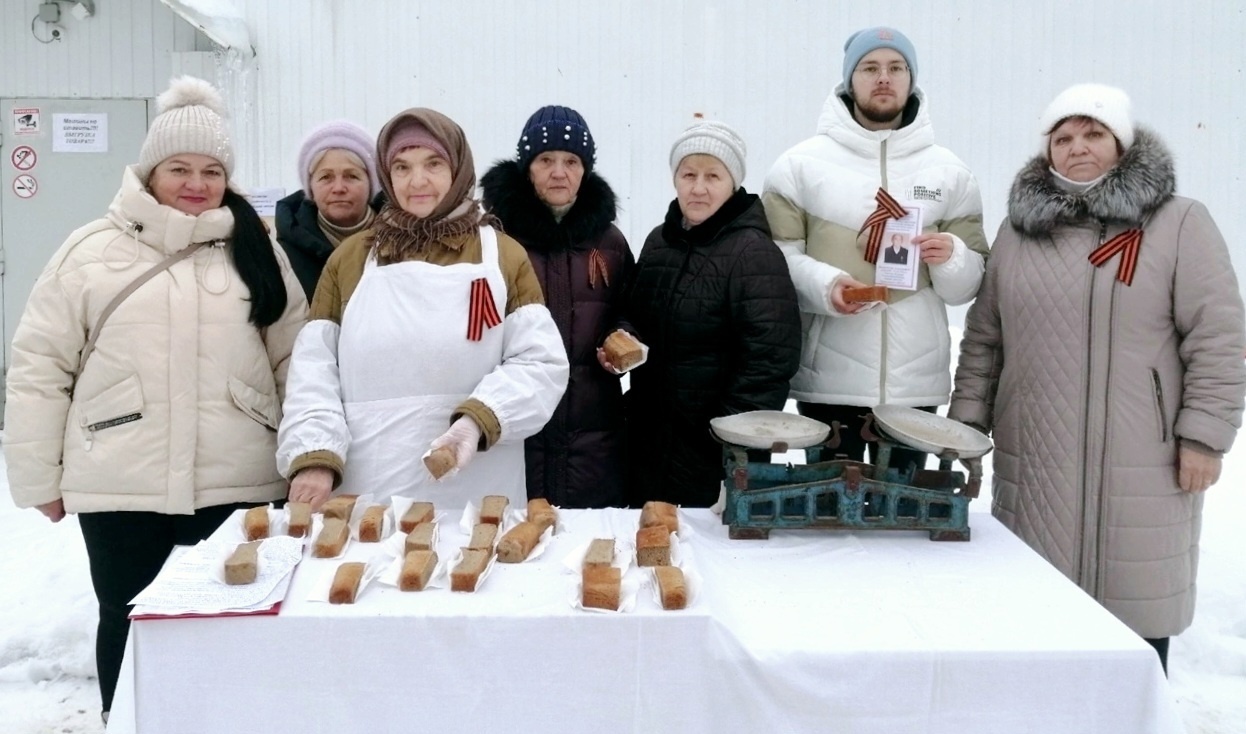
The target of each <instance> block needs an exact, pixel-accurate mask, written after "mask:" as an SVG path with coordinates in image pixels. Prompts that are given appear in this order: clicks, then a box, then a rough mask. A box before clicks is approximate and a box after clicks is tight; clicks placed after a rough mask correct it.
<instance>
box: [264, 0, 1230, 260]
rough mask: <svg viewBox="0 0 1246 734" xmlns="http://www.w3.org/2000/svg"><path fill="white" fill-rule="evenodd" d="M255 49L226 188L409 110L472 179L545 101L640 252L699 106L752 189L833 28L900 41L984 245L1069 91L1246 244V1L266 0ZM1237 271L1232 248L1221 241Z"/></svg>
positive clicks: (290, 165) (290, 169)
mask: <svg viewBox="0 0 1246 734" xmlns="http://www.w3.org/2000/svg"><path fill="white" fill-rule="evenodd" d="M242 7H244V12H245V14H246V16H247V19H248V23H249V24H250V25H251V27H252V33H253V34H254V38H255V45H256V48H257V50H258V54H259V58H258V64H259V72H258V80H259V81H258V95H259V99H260V100H261V102H260V104H259V105H258V106H257V107H256V110H255V115H254V119H251V120H247V124H246V129H245V130H244V132H243V133H242V135H243V136H245V135H247V134H251V135H254V136H257V138H258V140H259V141H260V142H259V143H258V145H257V146H256V149H257V150H258V151H259V155H258V158H257V159H255V160H249V161H243V162H242V167H241V172H242V175H243V176H244V177H245V178H246V179H248V180H249V181H251V182H253V183H254V184H257V185H265V186H268V185H282V186H285V187H287V188H293V187H295V186H297V172H296V171H295V170H294V161H295V157H296V152H297V148H298V144H299V141H300V139H301V137H302V135H303V133H304V132H305V131H306V130H307V129H308V128H310V127H311V126H313V125H315V124H317V123H319V122H322V121H324V120H327V119H331V118H334V117H348V118H351V119H354V120H355V121H357V122H359V123H361V124H363V125H364V126H365V127H367V128H368V129H369V130H370V131H372V132H376V131H377V130H379V128H380V126H381V125H382V124H383V123H384V122H385V121H386V120H387V119H388V118H389V117H390V116H391V115H393V114H394V113H395V112H397V111H399V110H401V109H403V108H405V107H409V106H417V105H419V106H429V107H434V108H436V109H439V110H441V111H443V112H445V113H447V114H449V115H450V116H451V117H453V118H454V119H456V120H457V121H458V122H459V123H460V124H462V125H463V127H464V129H465V130H466V131H467V133H468V139H469V140H470V141H471V144H472V148H473V152H474V153H475V156H476V163H477V168H478V169H479V170H480V171H483V170H484V169H485V168H486V167H487V166H488V165H489V164H490V163H491V162H492V161H493V160H496V159H497V158H499V157H504V156H510V155H512V154H513V146H514V143H515V140H516V138H517V137H518V132H519V129H520V126H521V125H522V123H523V121H524V119H525V118H526V117H527V116H528V114H530V113H531V112H532V111H534V110H535V109H536V108H537V107H539V106H540V105H543V104H548V103H558V104H566V105H569V106H572V107H575V108H576V109H578V110H579V111H580V112H581V113H583V114H584V116H585V117H586V118H587V119H588V121H589V124H590V126H591V128H592V130H593V134H594V136H595V137H596V139H597V143H598V152H599V161H598V170H599V171H600V172H601V173H602V174H603V175H604V176H605V177H606V178H607V179H608V180H609V181H610V182H611V184H612V185H613V186H614V187H615V189H616V191H617V192H618V193H619V194H620V197H621V200H622V204H623V209H624V211H623V213H622V215H621V222H620V223H621V224H622V226H623V229H624V232H625V234H627V236H628V238H629V240H630V241H631V242H632V245H633V247H634V248H637V249H638V248H639V246H640V244H641V242H642V241H643V238H644V236H645V234H646V233H647V232H648V231H649V229H651V228H652V227H653V226H654V225H655V224H657V223H658V222H659V221H660V219H661V217H662V215H663V213H664V211H665V207H666V204H667V203H668V202H669V200H670V199H671V197H672V196H673V191H672V188H671V184H670V174H669V169H668V167H667V162H666V158H667V153H668V150H669V147H670V141H671V140H672V139H673V138H674V136H675V135H676V134H677V133H678V132H679V130H680V129H682V127H683V126H684V125H686V124H687V123H688V122H690V121H691V119H692V116H693V114H694V113H697V112H700V113H703V114H705V115H707V116H709V117H713V118H718V119H723V120H725V121H727V122H729V123H731V124H732V125H734V126H736V127H737V128H738V129H739V130H740V131H741V133H742V134H743V135H744V137H745V139H746V140H747V141H748V144H749V159H748V175H747V178H746V186H747V187H748V188H749V189H752V190H757V189H759V188H760V186H761V182H762V179H763V178H764V176H765V172H766V170H767V169H768V168H769V166H770V165H771V163H773V161H774V159H775V158H776V157H777V156H778V155H779V153H781V152H782V151H783V150H784V149H786V148H787V147H788V146H790V145H792V144H794V143H796V142H797V141H799V140H800V139H802V138H804V137H805V136H807V135H809V134H811V133H812V131H813V127H814V123H815V121H816V119H817V116H818V113H819V110H820V108H821V106H822V103H823V101H824V100H825V98H826V96H827V95H828V93H829V92H830V90H831V88H832V87H833V86H834V84H836V83H837V82H838V81H839V79H840V77H841V71H840V69H841V63H842V45H843V42H844V40H845V38H846V37H847V35H848V34H849V33H850V32H851V31H853V30H856V29H858V28H862V27H866V26H869V25H877V24H889V25H895V26H897V27H899V28H901V29H902V30H904V31H905V32H906V33H907V34H908V35H909V36H910V37H911V38H912V39H913V41H914V43H915V44H916V46H917V51H918V57H919V62H918V63H919V77H918V83H919V84H920V85H921V86H922V87H923V88H924V89H925V90H926V92H927V94H928V96H929V101H930V110H931V114H932V116H933V118H934V123H935V130H936V134H937V136H938V138H939V140H940V141H941V142H942V143H943V144H945V145H947V146H948V147H950V148H952V149H953V150H954V151H955V152H956V153H957V154H959V155H960V156H961V157H962V158H964V159H965V161H966V162H967V163H969V165H970V166H971V167H972V168H973V169H974V171H975V172H976V173H977V175H978V177H979V179H980V182H981V184H982V189H983V194H984V199H985V207H986V219H987V230H988V234H992V235H993V233H994V231H995V229H996V227H997V226H998V224H999V222H1000V220H1001V219H1002V217H1003V216H1004V212H1005V206H1006V198H1007V192H1008V187H1009V185H1010V184H1011V181H1012V178H1013V176H1014V175H1015V173H1016V171H1017V170H1018V168H1019V167H1020V166H1021V165H1022V164H1023V163H1024V161H1025V160H1026V159H1027V157H1028V156H1030V155H1032V154H1033V153H1034V152H1036V151H1037V149H1038V139H1037V133H1036V130H1035V121H1036V119H1037V116H1038V114H1039V112H1040V111H1041V110H1042V108H1043V107H1044V106H1045V105H1046V103H1047V102H1048V101H1049V100H1050V99H1051V98H1052V97H1053V96H1054V95H1055V94H1056V93H1057V92H1058V91H1060V90H1061V89H1063V88H1064V87H1065V86H1067V85H1069V84H1072V83H1075V82H1080V81H1100V82H1105V83H1110V84H1115V85H1118V86H1121V87H1123V88H1124V89H1126V90H1127V91H1128V92H1129V93H1130V95H1131V96H1132V97H1133V100H1134V106H1135V113H1136V117H1137V119H1138V120H1140V121H1142V122H1143V123H1145V124H1148V125H1150V126H1151V127H1153V128H1154V129H1156V130H1157V131H1159V133H1160V134H1161V136H1162V137H1163V138H1164V139H1165V140H1166V141H1167V143H1168V144H1169V145H1170V146H1171V148H1172V149H1173V151H1174V153H1175V154H1176V157H1177V161H1178V175H1179V188H1180V191H1181V192H1182V193H1185V194H1187V195H1190V196H1194V197H1196V198H1199V199H1202V200H1203V201H1204V202H1206V203H1207V204H1208V206H1209V207H1210V208H1211V210H1212V212H1213V214H1214V215H1215V216H1216V218H1217V221H1218V222H1219V223H1220V225H1221V227H1222V228H1223V229H1224V230H1225V233H1226V236H1227V237H1228V238H1229V240H1230V242H1233V243H1238V242H1242V241H1243V240H1244V239H1246V207H1239V204H1240V202H1242V201H1243V200H1244V199H1246V183H1244V182H1243V174H1242V169H1243V168H1246V150H1244V145H1246V144H1244V143H1243V134H1242V132H1241V131H1242V130H1243V123H1244V122H1246V120H1243V116H1244V112H1246V98H1244V97H1243V96H1242V95H1240V94H1237V93H1236V91H1237V90H1239V89H1241V88H1242V85H1243V82H1244V81H1246V78H1244V71H1243V67H1244V66H1246V51H1244V50H1243V44H1242V43H1241V42H1240V39H1241V38H1244V37H1246V4H1243V3H1240V2H1236V1H1235V0H1195V1H1193V2H1184V3H1176V2H1172V1H1171V0H1138V1H1136V2H1124V1H1121V0H1117V1H1115V2H1104V1H1101V0H1100V1H1095V0H1048V1H1046V2H1033V3H998V2H988V1H987V0H951V1H946V0H945V1H944V2H940V3H929V2H917V1H916V0H911V1H909V2H904V1H900V0H894V1H891V2H887V1H881V0H880V1H876V2H872V3H860V2H855V3H846V2H811V1H809V0H771V1H769V2H765V3H762V2H749V1H747V0H685V1H683V2H674V1H672V0H591V1H590V0H554V1H552V2H536V1H535V0H533V1H526V0H495V1H493V2H470V1H468V2H449V1H446V0H442V1H433V0H371V1H370V2H367V3H349V2H346V0H268V1H267V2H248V3H245V5H244V6H242ZM1235 259H1236V261H1237V263H1238V265H1239V270H1243V272H1246V248H1241V247H1240V246H1236V247H1235Z"/></svg>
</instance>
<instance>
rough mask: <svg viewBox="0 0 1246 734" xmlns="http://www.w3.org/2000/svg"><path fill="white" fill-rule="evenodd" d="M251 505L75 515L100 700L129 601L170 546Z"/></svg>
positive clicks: (110, 688)
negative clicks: (86, 567) (91, 600)
mask: <svg viewBox="0 0 1246 734" xmlns="http://www.w3.org/2000/svg"><path fill="white" fill-rule="evenodd" d="M254 505H255V503H243V504H232V505H219V506H217V507H204V508H202V509H200V510H198V511H197V512H195V514H193V515H163V514H161V513H158V512H87V513H82V514H80V515H78V525H79V526H80V527H81V528H82V537H83V539H84V540H85V541H86V546H87V557H88V558H89V559H90V562H91V585H92V586H93V587H95V598H96V600H97V601H99V612H100V621H99V629H98V632H97V635H96V639H95V665H96V667H97V668H99V681H100V698H101V699H102V700H103V704H104V708H103V710H104V711H108V710H110V709H112V698H113V694H114V693H115V692H116V690H117V677H118V676H119V675H120V673H121V658H122V657H123V656H124V655H125V639H126V635H128V634H129V632H130V616H129V615H130V609H131V608H132V607H131V606H130V603H129V602H130V600H131V599H133V598H134V597H136V596H138V593H139V592H140V591H142V590H143V589H145V588H146V587H147V585H148V584H150V583H151V582H152V580H153V579H155V578H156V574H157V573H159V572H160V567H161V566H163V565H164V561H165V559H166V558H168V557H169V551H171V550H173V546H175V545H194V544H195V543H198V542H199V541H201V540H203V539H204V538H207V537H208V536H209V535H211V534H212V531H214V530H216V529H217V528H218V527H220V525H221V523H222V522H224V521H225V518H227V517H229V516H230V515H231V514H232V513H233V512H234V510H236V509H238V508H241V507H253V506H254Z"/></svg>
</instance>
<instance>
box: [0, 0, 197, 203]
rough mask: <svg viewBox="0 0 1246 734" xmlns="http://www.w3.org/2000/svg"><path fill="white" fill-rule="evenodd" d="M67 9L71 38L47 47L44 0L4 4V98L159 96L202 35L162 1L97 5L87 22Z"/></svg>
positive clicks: (0, 38) (1, 0) (100, 0)
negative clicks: (178, 57) (41, 15)
mask: <svg viewBox="0 0 1246 734" xmlns="http://www.w3.org/2000/svg"><path fill="white" fill-rule="evenodd" d="M60 7H61V20H60V25H61V26H63V27H64V29H65V31H64V34H63V36H62V37H61V39H60V40H59V41H54V42H51V43H40V42H39V41H38V40H37V37H36V35H35V33H36V32H37V33H38V38H42V39H43V40H48V34H47V31H46V29H45V28H44V27H43V24H42V23H38V24H36V29H35V31H34V32H32V30H31V21H32V20H34V18H35V16H36V15H37V14H38V12H39V0H0V97H74V98H91V97H120V98H126V97H128V98H144V97H154V96H156V95H157V94H159V93H160V91H161V90H163V89H164V88H165V87H166V86H168V83H169V76H170V74H171V73H172V72H173V70H174V60H173V54H174V53H177V52H187V51H194V50H195V45H196V39H197V37H198V35H199V34H198V33H197V32H196V31H195V29H194V28H193V27H191V26H190V25H188V24H187V23H186V22H185V21H182V20H181V19H180V18H178V17H177V16H176V15H175V14H174V13H173V11H171V10H169V9H168V8H167V7H165V6H164V5H162V4H161V3H160V0H96V3H95V9H96V13H95V15H94V16H93V17H90V18H86V19H85V20H78V19H76V18H74V17H73V16H72V15H70V13H69V10H70V4H68V3H62V4H61V6H60ZM5 122H6V123H7V121H5ZM117 180H118V181H120V180H121V179H120V177H118V179H117Z"/></svg>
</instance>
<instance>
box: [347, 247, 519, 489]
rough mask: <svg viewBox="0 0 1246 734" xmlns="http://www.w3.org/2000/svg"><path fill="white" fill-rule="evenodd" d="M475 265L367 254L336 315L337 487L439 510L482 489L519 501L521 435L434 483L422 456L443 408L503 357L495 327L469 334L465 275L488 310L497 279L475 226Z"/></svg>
mask: <svg viewBox="0 0 1246 734" xmlns="http://www.w3.org/2000/svg"><path fill="white" fill-rule="evenodd" d="M480 239H481V252H482V257H481V261H482V262H481V263H480V264H473V263H457V264H454V265H433V264H431V263H426V262H402V263H393V264H391V265H386V266H384V267H378V266H377V264H376V259H375V256H369V257H368V261H367V263H366V264H365V266H364V271H363V276H362V277H361V278H360V280H359V284H358V286H357V287H356V288H355V292H354V294H353V295H352V296H351V297H350V301H349V302H348V303H347V305H346V310H345V311H344V312H343V314H342V330H341V336H340V337H339V340H338V365H339V368H340V376H341V381H342V402H343V405H344V407H345V410H346V425H347V427H348V428H349V430H350V437H351V442H350V452H349V458H348V460H347V462H346V473H345V476H344V477H343V478H342V486H341V488H340V490H339V491H341V492H350V493H354V494H371V495H373V496H374V497H375V498H377V499H381V500H383V499H388V498H389V497H392V496H394V495H402V496H404V497H411V498H414V499H418V500H424V501H429V502H432V503H434V504H435V505H436V506H437V507H438V508H460V507H464V506H466V504H467V503H468V502H473V503H474V504H476V505H479V504H480V498H481V497H483V496H485V495H488V494H500V495H505V496H507V497H509V498H510V501H511V505H512V506H513V507H514V506H521V505H523V504H524V503H526V502H527V491H526V488H525V482H524V449H523V442H522V441H512V442H509V443H500V444H497V445H495V446H493V447H492V448H490V449H489V450H488V451H482V452H478V453H477V454H476V457H475V458H474V459H473V460H472V462H471V463H470V464H468V465H467V466H466V467H465V468H463V469H461V470H459V472H458V473H457V474H455V475H454V476H451V477H446V478H443V479H442V480H441V481H440V482H438V481H435V480H434V479H433V478H432V475H430V474H429V473H428V469H427V468H425V466H424V462H423V461H422V459H421V457H422V456H423V455H424V453H425V452H426V451H427V450H428V446H429V444H430V443H431V442H432V440H433V439H435V438H437V437H438V436H440V435H441V434H443V433H445V431H446V429H448V428H449V427H450V414H451V412H452V411H453V410H454V408H455V407H456V406H458V405H460V404H461V403H462V402H463V401H464V400H466V399H467V398H468V397H469V396H470V395H471V393H472V391H473V390H474V389H475V388H476V385H477V384H478V383H479V382H480V381H481V379H482V378H484V376H485V375H487V374H489V373H490V372H492V371H493V369H494V368H496V367H497V366H498V365H499V364H501V362H502V354H503V351H502V350H503V340H502V329H503V326H502V325H498V326H494V327H493V328H486V329H484V330H483V333H482V334H481V337H480V340H479V341H471V340H469V339H468V318H469V311H470V308H469V306H470V302H471V292H472V290H473V289H472V282H473V281H475V280H477V279H479V278H485V279H486V280H487V282H488V285H489V291H491V293H492V296H493V302H494V308H496V309H497V313H499V314H505V313H506V281H505V279H504V278H503V276H502V271H501V268H500V267H499V265H498V246H497V235H496V233H495V232H494V231H493V229H492V228H491V227H481V229H480Z"/></svg>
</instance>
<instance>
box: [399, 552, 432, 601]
mask: <svg viewBox="0 0 1246 734" xmlns="http://www.w3.org/2000/svg"><path fill="white" fill-rule="evenodd" d="M435 568H437V553H436V552H435V551H430V550H417V551H411V552H410V553H407V555H406V556H405V557H404V558H403V559H402V573H401V574H400V575H399V576H398V589H399V590H400V591H423V590H424V589H425V588H427V587H428V581H429V579H431V578H432V577H433V569H435Z"/></svg>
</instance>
